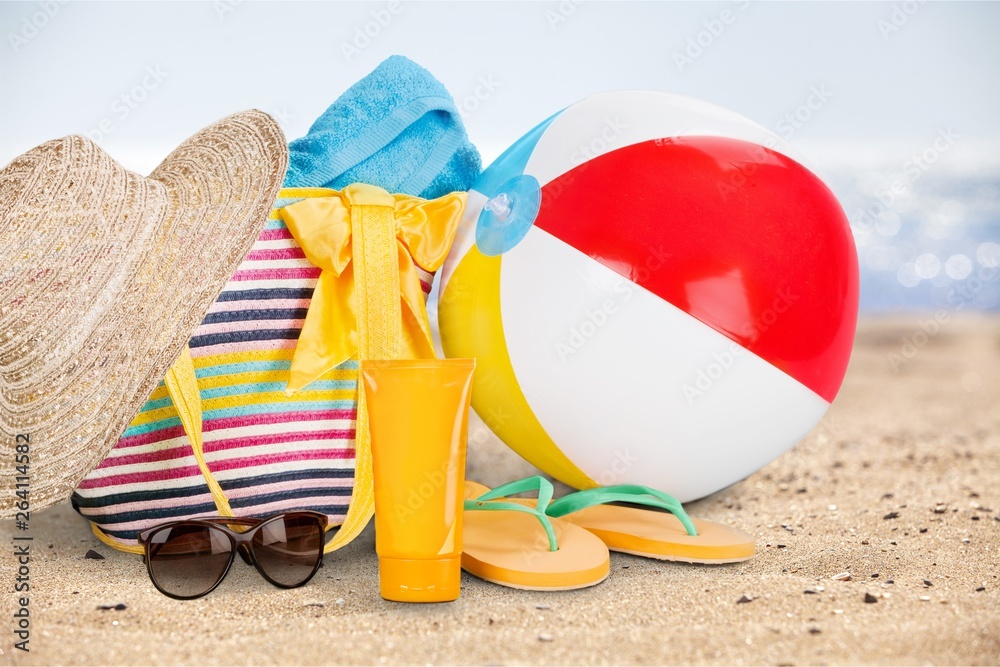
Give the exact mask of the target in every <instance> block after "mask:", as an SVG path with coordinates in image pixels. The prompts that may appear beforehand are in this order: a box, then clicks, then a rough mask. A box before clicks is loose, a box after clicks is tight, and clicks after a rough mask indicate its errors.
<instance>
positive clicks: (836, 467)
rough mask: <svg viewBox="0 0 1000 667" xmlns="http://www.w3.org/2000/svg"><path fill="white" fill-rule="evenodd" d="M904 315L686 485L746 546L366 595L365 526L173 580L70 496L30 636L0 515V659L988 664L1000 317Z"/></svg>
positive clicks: (45, 522)
mask: <svg viewBox="0 0 1000 667" xmlns="http://www.w3.org/2000/svg"><path fill="white" fill-rule="evenodd" d="M918 326H919V322H918V320H917V319H894V320H866V321H864V322H863V323H862V324H861V327H860V330H859V335H858V341H857V345H856V349H855V354H854V357H853V360H852V363H851V368H850V372H849V373H848V376H847V380H846V382H845V385H844V389H843V391H842V392H841V395H840V396H839V397H838V399H837V401H836V402H835V404H834V406H833V408H832V409H831V411H830V413H829V415H828V417H827V419H826V420H825V421H824V423H823V424H821V425H820V426H819V427H818V428H817V429H816V430H815V431H814V432H813V433H812V434H811V435H810V436H809V437H808V438H806V440H805V441H803V442H802V443H801V444H800V445H799V446H797V447H796V448H795V449H794V450H793V451H791V452H789V453H787V454H785V455H784V456H782V457H781V458H779V459H778V460H777V461H775V462H774V463H772V464H770V465H769V466H767V467H766V468H764V469H763V470H761V471H760V472H758V473H757V474H755V475H753V476H751V477H750V478H749V479H747V480H745V481H743V482H741V483H739V484H737V485H735V486H733V487H731V488H729V489H726V490H724V491H722V492H720V493H717V494H715V495H713V496H711V497H709V498H707V499H704V500H702V501H699V502H697V503H693V504H691V505H690V506H689V508H688V509H689V511H690V512H691V513H692V514H693V515H696V516H700V517H703V518H707V519H713V520H716V521H723V522H726V523H730V524H732V525H735V526H738V527H740V528H743V529H745V530H747V531H749V532H751V533H753V534H755V535H756V536H757V548H758V554H757V556H755V557H754V558H753V559H752V560H750V561H749V562H746V563H742V564H735V565H729V566H716V567H708V566H691V565H682V564H670V563H662V562H656V561H651V560H645V559H642V558H637V557H632V556H625V555H613V557H612V565H611V567H612V571H611V576H610V577H609V578H608V580H607V581H606V582H605V583H603V584H601V585H600V586H597V587H595V588H591V589H588V590H584V591H577V592H565V593H534V592H522V591H514V590H510V589H506V588H501V587H498V586H495V585H492V584H488V583H485V582H482V581H479V580H477V579H475V578H473V577H470V576H468V575H465V578H464V579H463V586H464V588H463V592H462V598H461V600H460V601H458V602H455V603H451V604H443V605H433V606H406V605H399V604H393V603H389V602H385V601H383V600H382V599H381V598H380V597H379V595H378V586H377V577H378V572H377V563H376V557H375V554H374V551H373V545H374V535H373V533H372V531H371V529H369V530H368V531H367V532H366V533H365V534H364V535H363V536H362V537H361V538H359V539H358V540H357V541H356V542H355V543H353V544H352V545H350V546H349V547H348V548H347V549H344V550H342V551H340V552H337V553H335V554H333V555H332V557H328V559H327V562H326V566H325V567H324V568H323V569H322V570H321V571H320V573H319V575H318V576H317V578H316V579H315V580H314V581H313V582H311V583H310V584H309V585H307V586H306V587H304V588H300V589H297V590H292V591H282V590H278V589H275V588H272V587H270V586H269V585H267V584H266V583H265V582H264V581H263V580H261V579H260V577H259V576H258V575H257V573H256V572H255V571H254V570H252V569H251V568H248V567H246V566H244V565H242V564H241V563H237V565H236V566H234V569H233V571H232V572H231V573H230V575H229V577H228V579H227V580H226V581H225V582H224V583H223V584H222V586H221V587H220V588H219V589H218V590H217V591H216V592H214V593H213V594H212V595H210V596H208V597H206V598H202V599H200V600H195V601H191V602H178V601H175V600H171V599H169V598H166V597H164V596H162V595H160V594H159V593H157V592H156V591H155V590H154V589H153V588H152V586H151V585H150V583H149V580H148V578H147V576H146V573H145V570H144V569H143V565H142V563H141V559H139V558H138V557H135V556H130V555H127V554H121V553H117V552H115V551H113V550H111V549H109V548H107V547H105V546H104V545H102V544H100V543H99V542H98V541H97V540H96V539H94V538H93V537H92V536H91V535H90V533H89V530H88V528H87V525H86V523H85V522H84V521H83V520H82V519H81V518H80V517H79V516H77V515H76V514H75V513H74V512H73V511H72V510H71V509H70V508H69V507H68V506H66V505H62V506H59V507H57V508H53V509H52V510H49V511H45V512H43V513H41V514H38V515H36V516H35V517H33V519H32V522H31V533H32V534H33V535H34V537H35V541H34V560H33V561H32V572H31V577H32V579H31V581H32V586H33V588H32V592H31V602H30V609H31V614H32V630H31V631H32V635H31V643H30V648H31V652H30V653H29V654H25V653H22V652H20V651H14V650H12V648H11V645H12V635H11V633H10V629H11V628H12V618H11V616H10V614H11V613H13V610H14V608H15V604H16V601H15V596H14V594H13V593H12V592H11V590H10V586H11V585H12V580H13V576H14V575H13V574H12V570H13V567H12V562H13V561H12V557H11V555H10V548H9V546H8V545H10V544H11V538H12V535H13V534H14V533H15V531H14V529H13V526H12V525H11V524H10V522H4V523H3V524H2V525H0V541H2V542H3V544H4V545H5V546H4V547H3V556H2V561H0V562H2V565H3V568H2V573H0V578H2V579H3V581H2V582H0V588H2V589H3V593H2V596H3V598H2V603H0V608H2V609H3V618H4V619H5V620H3V621H0V633H2V634H0V636H2V638H3V639H2V641H0V648H2V651H3V654H2V655H0V663H2V664H50V663H67V664H93V665H99V664H129V663H148V664H319V663H345V664H425V663H427V664H441V663H455V664H491V665H493V664H566V663H570V664H662V663H693V664H776V665H800V664H844V663H868V664H928V663H929V664H956V663H957V664H997V663H998V662H1000V579H998V567H997V566H998V563H1000V558H998V549H1000V319H998V318H995V317H992V318H990V317H986V316H981V317H975V316H966V317H963V318H959V317H958V316H957V315H952V316H951V317H950V318H949V320H948V322H946V324H945V325H944V326H943V327H942V329H941V331H940V332H939V333H937V334H936V335H935V336H933V337H930V338H929V340H927V341H926V342H925V343H924V344H923V345H922V346H920V347H919V350H918V351H916V353H915V354H913V355H910V356H909V357H908V356H906V353H907V352H910V350H906V349H904V339H911V338H912V337H913V336H914V334H915V333H916V332H917V331H919V329H918ZM916 340H917V342H918V343H919V342H922V341H923V340H924V339H923V337H922V336H919V335H917V337H916ZM893 355H899V359H902V360H903V361H904V363H903V364H902V365H901V366H899V367H898V368H897V369H895V370H894V369H893V368H892V367H891V366H890V363H889V359H895V358H896V357H895V356H893ZM910 357H912V358H910ZM531 471H532V469H531V468H530V466H528V465H527V464H525V463H524V462H523V461H521V460H520V459H519V458H518V457H516V456H515V455H514V454H512V453H510V452H509V451H508V450H506V449H505V448H503V447H502V446H499V445H497V444H495V443H491V444H487V445H482V446H477V447H476V448H475V449H474V450H473V451H472V453H471V465H470V477H473V478H476V479H479V480H481V481H483V482H486V483H490V484H493V483H498V482H503V481H508V480H510V479H514V478H516V477H519V476H523V475H525V474H529V473H530V472H531ZM887 517H892V518H887ZM88 549H94V550H96V551H98V552H100V553H101V554H103V555H105V556H106V559H105V560H89V559H85V558H84V554H85V553H86V552H87V550H88ZM843 572H849V573H850V575H851V576H850V579H849V580H833V579H832V577H833V576H834V575H837V574H838V573H843ZM808 591H815V592H813V593H810V592H808ZM744 596H745V597H746V598H747V599H749V600H750V601H749V602H744V603H740V602H739V600H741V599H742V598H744ZM866 596H869V597H868V599H869V600H874V602H866V601H865V599H866ZM119 603H121V604H124V605H126V608H125V609H124V610H118V611H116V610H101V609H99V608H98V606H99V605H115V604H119Z"/></svg>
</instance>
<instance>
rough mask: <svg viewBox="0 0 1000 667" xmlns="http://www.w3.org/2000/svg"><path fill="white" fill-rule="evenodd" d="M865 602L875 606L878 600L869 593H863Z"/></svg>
mask: <svg viewBox="0 0 1000 667" xmlns="http://www.w3.org/2000/svg"><path fill="white" fill-rule="evenodd" d="M865 602H866V603H868V604H875V603H876V602H878V598H877V597H875V596H874V595H872V594H871V593H865Z"/></svg>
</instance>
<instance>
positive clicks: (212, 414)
mask: <svg viewBox="0 0 1000 667" xmlns="http://www.w3.org/2000/svg"><path fill="white" fill-rule="evenodd" d="M464 204H465V193H452V194H450V195H446V196H444V197H440V198H438V199H434V200H423V199H418V198H415V197H408V196H405V195H391V194H389V193H387V192H385V191H384V190H381V189H379V188H375V187H373V186H366V185H352V186H349V187H348V188H345V189H344V190H342V191H335V190H330V189H325V188H291V189H284V190H282V191H281V192H280V193H279V197H278V200H277V202H276V203H275V207H274V210H273V211H272V213H271V216H270V219H269V220H268V222H267V224H266V227H265V229H264V230H263V232H262V233H261V234H260V237H259V238H258V240H257V242H256V243H255V245H254V246H253V249H252V250H251V251H250V253H249V254H248V255H247V257H246V259H245V261H244V262H243V263H242V264H241V265H240V267H239V269H238V270H237V271H236V273H235V274H234V275H233V277H232V279H231V280H230V281H229V282H228V284H227V285H226V286H225V288H224V289H223V291H222V293H221V294H220V295H219V297H218V299H217V300H216V302H215V303H214V305H213V306H212V307H211V309H210V310H209V312H208V314H207V315H206V316H205V318H204V320H203V322H202V323H201V325H200V326H199V327H198V329H197V330H196V331H195V332H194V334H193V336H192V337H191V339H190V341H189V343H188V346H187V347H186V348H185V350H184V352H183V353H182V354H181V357H180V358H179V359H178V360H177V362H176V363H175V364H174V365H173V367H171V369H170V370H169V371H168V373H167V377H166V378H165V379H164V381H163V382H162V383H161V384H160V386H158V387H157V388H156V390H155V391H154V392H153V393H152V394H151V395H150V397H149V400H148V401H147V402H146V404H145V405H144V406H143V408H142V410H141V411H140V413H139V414H138V415H137V416H136V417H135V418H134V419H133V420H132V422H131V424H130V425H129V427H128V429H127V430H126V431H125V432H124V433H123V434H122V436H121V438H120V440H119V441H118V443H117V444H116V445H115V447H114V448H113V449H112V450H111V452H110V453H109V454H108V456H107V457H106V458H105V459H104V460H103V461H102V462H101V463H100V464H99V465H98V466H97V467H96V468H95V469H94V470H93V471H91V472H90V474H88V475H87V477H86V478H84V480H83V481H82V482H81V483H80V484H79V486H78V487H77V489H76V491H75V492H74V494H73V497H72V503H73V506H74V507H75V508H76V510H77V511H78V512H79V513H80V514H82V515H83V516H84V517H86V518H87V519H88V520H90V521H91V524H92V528H93V531H94V533H95V535H97V537H99V538H100V539H101V540H102V541H104V542H105V543H107V544H109V545H111V546H113V547H115V548H117V549H120V550H123V551H129V552H133V553H141V552H142V550H141V548H140V547H139V546H138V544H137V541H136V538H137V535H138V533H139V532H141V531H143V530H145V529H147V528H150V527H152V526H155V525H158V524H160V523H163V522H166V521H172V520H177V519H183V518H194V517H204V516H219V515H222V516H248V517H263V516H267V515H270V514H273V513H276V512H281V511H287V510H293V509H311V510H315V511H319V512H322V513H325V514H327V515H328V516H329V518H330V524H331V526H332V527H337V526H340V530H339V531H338V534H337V535H335V536H334V537H333V539H332V540H331V541H330V542H329V543H328V545H327V551H331V550H333V549H336V548H339V547H340V546H343V545H344V544H346V543H347V542H349V541H350V540H351V539H353V537H355V536H356V535H357V534H358V533H360V531H361V530H362V529H363V528H364V527H365V525H366V524H367V523H368V521H369V519H370V518H371V515H372V512H373V500H372V480H371V458H370V457H371V453H370V444H369V442H368V438H367V435H368V434H367V417H366V408H365V405H364V396H363V392H362V394H361V395H360V396H359V393H358V359H379V358H397V357H433V356H434V351H433V345H432V343H431V339H430V329H429V323H428V322H427V313H426V309H425V305H424V304H425V301H426V298H427V294H428V293H429V291H430V288H431V281H432V279H433V272H434V271H436V270H437V269H438V268H439V267H440V265H441V263H442V262H443V261H444V258H445V256H446V255H447V252H448V249H449V248H450V245H451V242H452V240H453V238H454V235H455V231H456V229H457V227H458V222H459V220H460V218H461V214H462V210H463V208H464ZM359 398H360V403H359Z"/></svg>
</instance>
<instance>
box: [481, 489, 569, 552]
mask: <svg viewBox="0 0 1000 667" xmlns="http://www.w3.org/2000/svg"><path fill="white" fill-rule="evenodd" d="M525 491H537V492H538V502H537V503H536V504H535V506H534V507H529V506H528V505H522V504H521V503H512V502H503V501H500V500H496V498H504V497H506V496H510V495H513V494H515V493H524V492H525ZM553 491H554V489H553V488H552V483H551V482H550V481H549V480H547V479H545V478H544V477H537V476H536V477H525V478H524V479H519V480H517V481H514V482H510V483H509V484H504V485H503V486H498V487H497V488H495V489H492V490H490V491H487V492H486V493H484V494H483V495H481V496H479V497H478V498H476V499H475V500H466V501H465V504H464V506H463V507H464V509H465V510H473V511H475V510H499V511H511V512H525V513H527V514H531V515H532V516H534V517H535V518H536V519H538V522H539V523H541V524H542V528H544V529H545V536H546V537H548V538H549V551H558V550H559V544H558V542H556V531H555V529H554V528H553V527H552V522H551V521H549V517H548V516H547V515H546V514H545V508H546V507H548V505H549V502H550V501H551V500H552V493H553Z"/></svg>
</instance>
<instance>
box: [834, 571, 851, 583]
mask: <svg viewBox="0 0 1000 667" xmlns="http://www.w3.org/2000/svg"><path fill="white" fill-rule="evenodd" d="M830 578H831V579H833V580H834V581H850V580H851V573H850V572H841V573H840V574H835V575H833V576H832V577H830Z"/></svg>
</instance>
